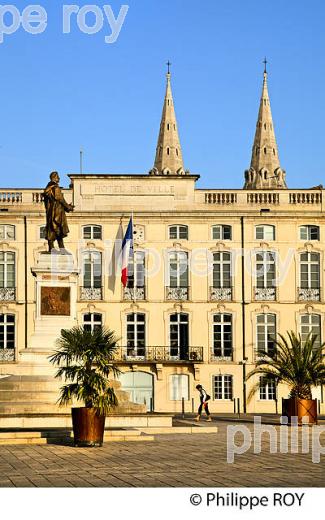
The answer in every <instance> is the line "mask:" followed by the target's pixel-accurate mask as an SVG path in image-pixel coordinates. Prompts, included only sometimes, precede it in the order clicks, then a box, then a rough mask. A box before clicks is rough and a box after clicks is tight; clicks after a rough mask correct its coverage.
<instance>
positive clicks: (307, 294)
mask: <svg viewBox="0 0 325 520" xmlns="http://www.w3.org/2000/svg"><path fill="white" fill-rule="evenodd" d="M298 300H299V301H302V302H318V301H319V300H320V288H319V287H318V288H316V289H305V288H302V287H299V288H298Z"/></svg>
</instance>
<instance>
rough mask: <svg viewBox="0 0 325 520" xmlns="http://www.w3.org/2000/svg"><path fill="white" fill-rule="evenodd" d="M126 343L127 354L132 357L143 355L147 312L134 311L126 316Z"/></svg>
mask: <svg viewBox="0 0 325 520" xmlns="http://www.w3.org/2000/svg"><path fill="white" fill-rule="evenodd" d="M126 343H127V355H128V356H130V357H143V356H144V355H145V346H146V316H145V314H140V313H132V314H128V315H127V317H126Z"/></svg>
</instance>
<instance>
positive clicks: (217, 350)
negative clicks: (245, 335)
mask: <svg viewBox="0 0 325 520" xmlns="http://www.w3.org/2000/svg"><path fill="white" fill-rule="evenodd" d="M232 338H233V332H232V315H231V314H214V316H213V352H212V355H213V359H220V358H226V359H232V354H233V346H232Z"/></svg>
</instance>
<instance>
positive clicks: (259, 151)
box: [244, 59, 287, 190]
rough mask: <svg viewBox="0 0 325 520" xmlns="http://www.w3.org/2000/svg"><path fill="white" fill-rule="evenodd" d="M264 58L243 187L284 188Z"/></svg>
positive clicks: (283, 174)
mask: <svg viewBox="0 0 325 520" xmlns="http://www.w3.org/2000/svg"><path fill="white" fill-rule="evenodd" d="M266 64H267V61H266V59H265V60H264V65H265V66H264V79H263V89H262V96H261V101H260V108H259V113H258V120H257V126H256V133H255V139H254V144H253V149H252V160H251V166H250V169H249V170H248V171H246V172H245V186H244V188H245V189H249V190H251V189H284V188H286V187H287V185H286V182H285V171H284V170H282V169H281V166H280V160H279V153H278V146H277V143H276V138H275V132H274V126H273V119H272V112H271V104H270V97H269V92H268V84H267V77H268V73H267V69H266Z"/></svg>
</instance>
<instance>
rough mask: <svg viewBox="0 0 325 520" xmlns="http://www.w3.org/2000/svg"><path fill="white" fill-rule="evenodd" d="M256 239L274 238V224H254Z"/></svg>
mask: <svg viewBox="0 0 325 520" xmlns="http://www.w3.org/2000/svg"><path fill="white" fill-rule="evenodd" d="M255 238H256V240H275V226H270V225H269V224H264V225H262V226H255Z"/></svg>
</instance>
